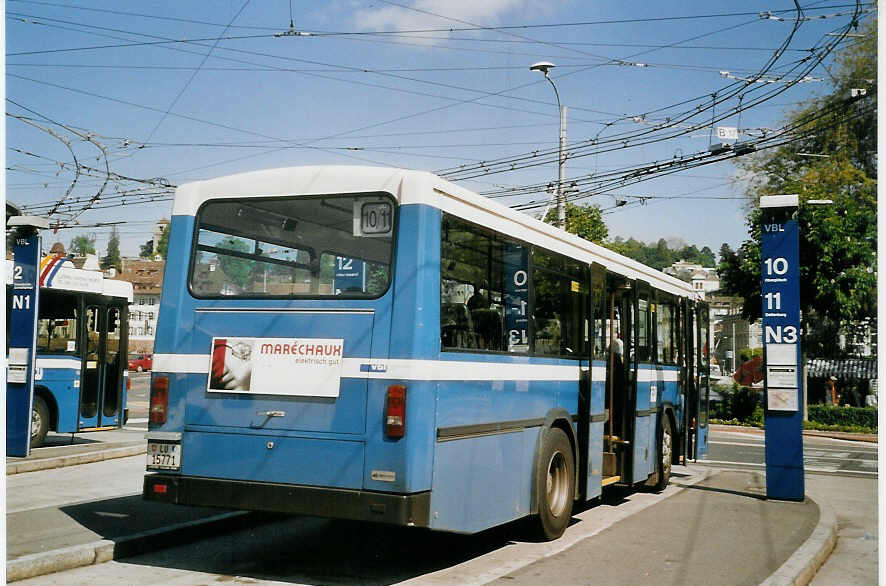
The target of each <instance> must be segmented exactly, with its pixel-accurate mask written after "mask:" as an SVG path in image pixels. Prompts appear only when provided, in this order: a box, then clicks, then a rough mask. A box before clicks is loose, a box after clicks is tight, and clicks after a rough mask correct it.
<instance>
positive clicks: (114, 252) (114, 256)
mask: <svg viewBox="0 0 886 586" xmlns="http://www.w3.org/2000/svg"><path fill="white" fill-rule="evenodd" d="M99 266H100V267H101V268H103V269H109V268H111V267H114V268H115V269H117V270H118V271H120V270H123V259H122V258H121V257H120V236H119V235H118V234H117V231H116V230H114V232H113V234H111V238H110V239H109V240H108V248H107V251H106V254H105V256H103V257H102V260H101V263H99Z"/></svg>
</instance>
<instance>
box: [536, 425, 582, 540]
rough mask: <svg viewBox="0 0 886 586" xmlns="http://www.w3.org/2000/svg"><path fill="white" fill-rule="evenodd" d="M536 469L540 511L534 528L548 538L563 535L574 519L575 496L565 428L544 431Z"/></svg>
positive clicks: (571, 458) (540, 535) (572, 459)
mask: <svg viewBox="0 0 886 586" xmlns="http://www.w3.org/2000/svg"><path fill="white" fill-rule="evenodd" d="M542 433H543V436H542V438H541V445H540V446H539V453H538V460H537V464H536V470H535V478H534V482H535V495H536V499H537V505H538V514H537V515H536V517H535V523H534V524H535V530H536V532H537V534H538V536H539V537H540V538H541V539H543V540H545V541H552V540H554V539H557V538H559V537H560V536H561V535H563V532H564V531H566V527H567V526H568V525H569V520H570V519H571V518H572V502H573V499H574V498H575V459H574V458H573V456H572V444H571V443H570V442H569V438H568V437H566V434H565V433H564V432H563V430H562V429H559V428H556V427H552V428H549V429H547V430H544V431H543V432H542Z"/></svg>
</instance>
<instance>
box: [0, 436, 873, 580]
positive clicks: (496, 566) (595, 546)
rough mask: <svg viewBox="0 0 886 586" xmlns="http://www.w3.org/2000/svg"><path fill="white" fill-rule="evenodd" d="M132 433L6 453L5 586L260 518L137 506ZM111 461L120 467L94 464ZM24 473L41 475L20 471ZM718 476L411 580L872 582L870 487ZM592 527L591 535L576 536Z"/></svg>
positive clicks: (743, 474) (700, 474)
mask: <svg viewBox="0 0 886 586" xmlns="http://www.w3.org/2000/svg"><path fill="white" fill-rule="evenodd" d="M140 427H142V426H141V425H140V424H134V425H131V426H128V427H127V428H124V429H122V430H116V431H112V432H95V433H93V434H83V435H78V436H74V438H73V443H71V440H72V438H71V437H70V436H61V437H53V438H52V440H51V443H53V444H55V445H53V446H52V447H47V448H41V449H39V450H35V451H34V454H32V455H31V456H29V458H24V459H19V458H7V461H6V464H7V509H6V515H7V516H6V522H7V576H6V577H7V580H8V581H14V580H19V579H24V578H28V577H31V576H41V575H45V574H50V573H52V572H58V571H63V570H66V569H69V568H74V567H79V566H84V565H90V564H96V563H101V562H104V561H108V560H112V559H120V558H124V557H128V556H132V555H136V554H140V553H144V552H150V551H152V550H158V549H160V548H163V547H169V546H171V545H175V544H177V543H185V542H188V541H193V540H200V539H205V538H207V537H210V536H214V535H218V534H220V533H223V532H225V531H233V530H237V529H239V528H242V527H244V526H249V525H250V524H261V523H264V522H266V519H264V518H262V517H259V516H257V515H248V514H244V513H242V512H232V511H221V510H218V509H200V508H187V507H175V506H171V505H164V504H161V503H154V502H145V501H143V500H141V498H140V493H141V480H142V475H143V470H144V455H143V454H144V445H145V442H144V429H141V428H140ZM748 437H753V439H754V441H757V439H758V437H756V436H748ZM65 442H67V445H62V444H64V443H65ZM748 443H754V442H753V441H752V442H748ZM852 445H853V444H851V443H847V446H849V447H850V449H851V446H852ZM126 450H133V451H135V453H136V455H126ZM114 457H117V458H122V459H120V460H119V461H116V462H115V461H113V460H108V459H107V458H114ZM83 458H85V460H83ZM84 462H85V463H84ZM26 464H27V465H28V466H39V467H41V468H42V470H43V471H33V472H26V471H23V470H21V469H20V468H21V467H22V466H24V465H26ZM110 467H113V469H114V474H113V475H110V476H109V473H108V470H109V469H110ZM722 468H723V467H722V466H720V465H717V466H711V465H707V466H700V465H690V466H688V467H675V470H676V475H675V477H674V478H673V480H672V486H671V487H670V488H669V489H668V491H667V492H666V493H665V494H664V495H663V496H664V497H665V498H661V499H658V500H648V504H646V505H640V504H637V503H643V502H647V501H645V500H644V499H648V497H651V496H653V495H644V494H637V493H629V492H627V491H624V490H621V489H615V490H608V491H607V493H606V496H605V498H604V500H603V502H602V503H600V504H598V505H596V506H595V507H592V508H590V509H589V510H587V511H584V512H581V511H580V514H579V515H578V517H577V521H576V523H575V525H574V526H573V527H570V528H569V530H567V534H566V536H564V537H563V538H561V540H558V541H557V542H553V543H551V544H537V543H527V544H516V545H514V544H511V545H509V546H508V547H502V548H500V549H499V550H498V551H493V552H489V553H487V554H485V555H483V556H480V557H478V558H477V559H476V560H473V561H472V562H470V563H471V564H480V566H481V567H479V568H477V567H474V566H473V565H472V566H471V569H469V570H468V569H466V566H465V564H456V565H455V566H453V567H449V568H444V569H442V570H438V571H436V572H430V573H427V574H424V575H421V576H418V577H415V578H413V579H412V582H413V583H416V584H419V583H439V584H447V583H477V584H480V583H488V582H491V581H495V580H498V581H499V583H504V582H507V583H515V582H516V583H524V584H528V583H533V584H535V583H538V582H539V581H545V582H553V581H559V582H562V583H588V582H593V583H600V584H606V583H621V584H624V583H634V582H641V581H643V582H650V581H652V582H656V583H663V584H704V583H719V584H752V583H753V584H756V583H760V582H761V581H764V580H769V583H772V584H789V583H803V584H805V583H808V582H809V581H810V580H811V579H812V578H813V576H814V575H815V571H816V570H817V569H818V568H819V567H820V566H821V565H822V563H824V562H825V560H827V564H825V566H824V568H822V571H821V573H820V574H819V576H818V577H816V578H815V579H816V582H815V583H816V584H830V583H835V584H836V583H840V584H845V583H849V584H866V583H875V582H876V575H877V571H878V567H877V558H876V551H877V547H876V546H877V537H876V536H877V529H876V526H877V521H876V512H877V511H876V488H875V487H876V479H873V480H872V479H870V478H853V479H849V480H846V479H843V478H839V479H838V478H834V477H830V478H827V477H817V476H814V475H807V484H806V486H807V497H808V498H807V499H806V500H805V501H804V502H799V503H797V502H785V501H768V500H766V499H765V498H764V493H765V480H764V478H763V476H762V473H761V471H759V470H751V469H748V470H724V469H722ZM16 472H17V473H16ZM50 480H51V481H50ZM871 486H873V487H874V489H873V491H872V489H871ZM656 496H659V495H656ZM653 504H654V506H652V505H653ZM835 508H836V512H835ZM838 518H839V519H840V521H839V522H840V525H841V527H840V541H839V543H838V542H837V532H838V521H837V519H838ZM871 518H873V523H872V522H871ZM593 526H599V527H600V528H601V529H600V530H599V531H597V532H591V533H588V532H587V528H588V527H593ZM577 527H582V531H583V532H581V533H580V532H578V530H577V529H576V528H577ZM872 527H873V528H872ZM571 534H572V537H570V535H571ZM512 545H513V547H512ZM835 545H836V549H834V548H835ZM514 547H518V548H526V550H527V551H528V552H532V551H535V549H537V548H542V551H543V555H536V554H534V553H527V554H526V555H525V556H523V557H520V556H518V558H520V559H522V560H523V562H521V563H515V562H513V561H506V560H508V558H507V556H508V555H509V554H513V552H514V551H515V549H514ZM832 550H833V554H832V553H831V552H832ZM520 551H522V550H520ZM828 556H830V559H828ZM860 560H861V561H860ZM466 563H467V562H466ZM484 564H485V565H484ZM465 572H467V574H466V573H465ZM847 576H848V577H849V580H848V581H846V580H844V578H847ZM47 577H49V576H47ZM838 577H839V579H838ZM821 580H824V581H821ZM832 580H837V581H832Z"/></svg>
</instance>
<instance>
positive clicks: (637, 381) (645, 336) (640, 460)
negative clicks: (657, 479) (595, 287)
mask: <svg viewBox="0 0 886 586" xmlns="http://www.w3.org/2000/svg"><path fill="white" fill-rule="evenodd" d="M634 303H635V305H634V307H633V309H634V313H633V316H634V319H633V320H632V324H633V332H634V340H633V341H634V343H633V344H632V345H631V352H630V358H631V369H632V372H631V374H632V380H631V383H632V384H631V410H630V416H631V424H632V426H633V429H632V432H633V433H632V435H631V436H630V439H631V445H632V450H631V452H632V454H633V458H632V482H640V481H644V480H646V478H647V477H648V476H649V474H650V473H651V472H652V469H653V468H654V466H655V462H656V461H657V458H656V457H655V449H652V446H655V437H656V436H655V433H656V415H657V409H654V408H653V407H652V402H651V400H652V394H653V392H654V393H655V394H656V395H657V393H658V390H659V387H658V384H657V371H656V368H655V357H654V356H653V355H652V353H653V351H654V350H655V342H654V340H655V330H654V329H653V328H654V323H655V319H654V312H655V298H654V297H653V295H652V289H651V288H650V286H649V284H648V283H645V282H643V281H636V282H635V284H634ZM653 389H654V391H653ZM656 398H657V397H656Z"/></svg>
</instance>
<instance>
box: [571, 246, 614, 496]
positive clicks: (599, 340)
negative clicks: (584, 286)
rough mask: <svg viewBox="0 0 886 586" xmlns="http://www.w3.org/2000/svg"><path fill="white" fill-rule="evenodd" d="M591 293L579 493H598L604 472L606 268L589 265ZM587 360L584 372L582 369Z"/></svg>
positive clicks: (587, 304) (581, 400) (580, 408)
mask: <svg viewBox="0 0 886 586" xmlns="http://www.w3.org/2000/svg"><path fill="white" fill-rule="evenodd" d="M589 276H590V281H589V282H590V295H588V297H587V299H586V300H585V309H584V316H585V317H584V319H585V322H584V323H585V326H584V327H585V336H584V340H585V345H586V346H585V350H584V352H583V353H584V356H583V357H582V380H581V386H580V389H579V403H578V422H579V434H578V436H579V437H578V442H579V456H580V458H579V462H580V464H579V469H578V472H579V477H578V478H579V484H578V487H579V491H580V492H579V494H581V495H583V496H584V498H585V499H587V500H590V499H592V498H596V497H598V496H600V493H601V488H602V478H601V473H602V471H603V461H602V459H603V456H602V454H603V435H604V433H605V431H604V427H605V425H606V422H607V420H608V417H609V416H608V414H607V413H606V410H605V409H606V408H605V397H606V368H605V364H606V363H605V356H606V354H605V350H606V343H605V340H606V337H605V336H606V335H605V332H606V269H605V268H603V266H601V265H598V264H596V263H594V264H593V265H591V270H590V272H589ZM585 363H587V371H585V370H584V367H585Z"/></svg>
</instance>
